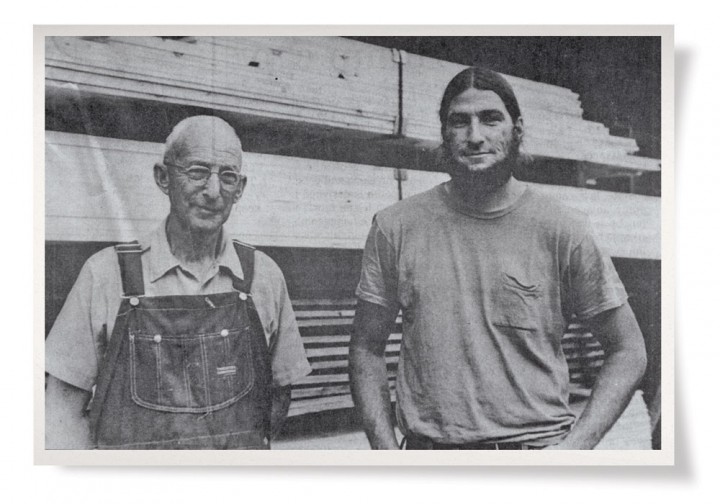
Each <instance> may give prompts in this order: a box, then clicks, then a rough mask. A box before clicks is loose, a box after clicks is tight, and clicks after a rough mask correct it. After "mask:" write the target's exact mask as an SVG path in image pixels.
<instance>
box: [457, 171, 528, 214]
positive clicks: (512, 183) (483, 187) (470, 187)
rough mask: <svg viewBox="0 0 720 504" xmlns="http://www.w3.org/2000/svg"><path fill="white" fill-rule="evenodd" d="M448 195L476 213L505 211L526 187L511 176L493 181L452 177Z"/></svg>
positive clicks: (481, 178)
mask: <svg viewBox="0 0 720 504" xmlns="http://www.w3.org/2000/svg"><path fill="white" fill-rule="evenodd" d="M449 188H450V194H451V196H452V197H453V198H456V199H457V200H458V201H459V202H460V203H462V204H463V205H464V206H466V207H468V208H471V209H472V210H474V211H476V212H478V213H488V212H497V211H502V210H505V209H507V208H509V207H511V206H512V205H514V204H515V202H516V201H517V200H518V199H519V198H520V196H522V194H523V193H524V192H525V188H526V185H525V183H524V182H520V181H519V180H517V179H516V178H515V177H513V176H512V175H511V176H510V177H509V178H507V179H505V180H499V181H498V180H493V179H489V178H486V177H483V176H482V175H478V174H473V175H470V176H463V175H454V176H452V178H451V180H450V184H449Z"/></svg>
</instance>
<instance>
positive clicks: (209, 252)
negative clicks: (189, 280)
mask: <svg viewBox="0 0 720 504" xmlns="http://www.w3.org/2000/svg"><path fill="white" fill-rule="evenodd" d="M165 231H166V234H167V239H168V243H169V245H170V252H171V253H172V255H174V256H175V257H176V258H177V259H178V260H179V261H180V262H181V263H183V264H186V265H197V266H199V267H207V266H209V265H210V264H212V263H213V262H214V261H215V258H216V257H217V255H218V248H219V245H220V236H221V234H222V226H221V227H220V228H218V229H215V230H213V231H207V232H206V231H200V230H193V229H190V228H188V227H187V226H184V225H183V224H182V223H181V222H180V221H179V220H177V219H176V218H174V217H173V215H172V214H171V215H170V216H169V217H168V219H167V223H166V227H165Z"/></svg>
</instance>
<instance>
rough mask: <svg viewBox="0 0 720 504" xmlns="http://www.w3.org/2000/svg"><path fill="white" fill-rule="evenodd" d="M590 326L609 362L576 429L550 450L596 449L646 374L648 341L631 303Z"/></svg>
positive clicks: (601, 315) (595, 318) (594, 321)
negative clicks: (639, 325)
mask: <svg viewBox="0 0 720 504" xmlns="http://www.w3.org/2000/svg"><path fill="white" fill-rule="evenodd" d="M589 325H590V329H591V331H592V333H593V334H594V335H595V336H597V338H598V339H599V340H600V342H601V344H602V346H603V350H604V351H605V362H604V363H603V366H602V368H601V370H600V373H599V374H598V377H597V380H596V381H595V386H594V387H593V391H592V395H591V396H590V399H589V401H588V404H587V406H586V407H585V410H584V411H583V413H582V414H581V415H580V418H579V419H578V421H577V423H576V424H575V427H574V428H573V430H572V431H571V432H570V434H568V436H567V438H565V439H564V440H563V441H562V442H561V443H559V444H557V445H555V446H552V447H549V449H555V450H588V449H592V448H594V447H595V445H597V444H598V443H599V442H600V441H601V440H602V438H603V436H604V435H605V434H606V433H607V431H608V430H610V428H611V427H612V426H613V424H614V423H615V421H616V420H617V419H618V417H619V416H620V415H621V414H622V412H623V411H624V410H625V408H626V407H627V405H628V403H629V402H630V399H631V398H632V396H633V394H634V393H635V390H636V388H637V385H638V383H639V382H640V380H641V379H642V377H643V375H644V374H645V366H646V364H647V357H646V352H645V341H644V340H643V337H642V333H641V332H640V328H639V327H638V324H637V321H636V320H635V315H634V314H633V312H632V310H631V309H630V306H629V305H628V304H624V305H623V306H621V307H619V308H615V309H613V310H608V311H606V312H603V313H601V314H599V315H598V316H596V317H594V318H593V319H591V320H590V321H589Z"/></svg>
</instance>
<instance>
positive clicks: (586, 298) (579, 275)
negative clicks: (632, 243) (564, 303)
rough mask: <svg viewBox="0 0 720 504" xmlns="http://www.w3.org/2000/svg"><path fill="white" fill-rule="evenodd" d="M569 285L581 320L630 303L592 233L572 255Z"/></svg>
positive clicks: (573, 308)
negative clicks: (627, 302)
mask: <svg viewBox="0 0 720 504" xmlns="http://www.w3.org/2000/svg"><path fill="white" fill-rule="evenodd" d="M569 284H570V289H569V295H570V302H571V305H572V311H574V313H575V314H576V315H577V317H578V318H580V319H581V320H588V319H590V318H592V317H594V316H596V315H598V314H600V313H602V312H604V311H607V310H610V309H613V308H617V307H619V306H622V305H623V304H625V302H626V301H627V297H628V296H627V293H626V292H625V287H624V286H623V284H622V282H621V281H620V277H618V274H617V272H616V271H615V266H613V263H612V261H611V260H610V257H609V256H608V255H607V254H606V253H605V252H604V251H603V250H602V249H601V248H600V246H599V245H598V243H597V239H596V238H595V235H594V233H593V232H592V230H590V229H588V231H587V232H586V234H585V236H584V237H583V238H582V240H581V241H580V243H579V244H578V245H577V246H576V247H575V249H574V250H573V251H572V253H571V255H570V268H569Z"/></svg>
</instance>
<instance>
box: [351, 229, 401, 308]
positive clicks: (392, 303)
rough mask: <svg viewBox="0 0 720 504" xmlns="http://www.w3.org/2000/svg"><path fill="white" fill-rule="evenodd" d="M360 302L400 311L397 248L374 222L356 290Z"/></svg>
mask: <svg viewBox="0 0 720 504" xmlns="http://www.w3.org/2000/svg"><path fill="white" fill-rule="evenodd" d="M355 294H356V295H357V297H358V298H359V299H362V300H363V301H367V302H369V303H375V304H379V305H381V306H384V307H386V308H390V309H397V307H398V269H397V261H396V253H395V247H394V246H393V245H392V243H391V242H390V240H389V239H388V238H387V236H386V235H385V233H383V231H382V229H381V228H380V226H379V224H378V222H377V217H375V218H374V219H373V222H372V226H371V227H370V232H369V233H368V237H367V241H366V242H365V250H364V252H363V259H362V270H361V272H360V282H359V283H358V287H357V289H356V290H355Z"/></svg>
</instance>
